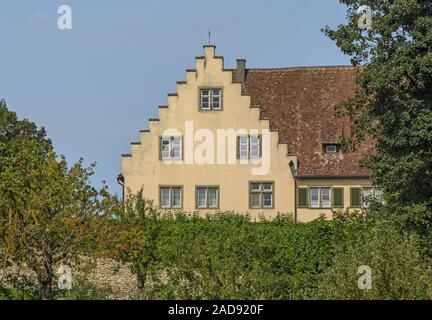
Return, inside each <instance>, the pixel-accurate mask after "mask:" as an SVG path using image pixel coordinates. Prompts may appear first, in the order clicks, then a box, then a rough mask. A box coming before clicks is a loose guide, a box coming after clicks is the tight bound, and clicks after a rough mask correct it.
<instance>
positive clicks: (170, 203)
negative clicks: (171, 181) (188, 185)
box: [159, 186, 183, 209]
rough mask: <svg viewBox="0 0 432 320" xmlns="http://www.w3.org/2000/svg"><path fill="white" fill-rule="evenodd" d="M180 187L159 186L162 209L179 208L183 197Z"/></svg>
mask: <svg viewBox="0 0 432 320" xmlns="http://www.w3.org/2000/svg"><path fill="white" fill-rule="evenodd" d="M182 193H183V188H182V187H170V186H166V187H160V189H159V194H160V199H159V202H160V207H161V208H163V209H181V207H182V198H183V195H182Z"/></svg>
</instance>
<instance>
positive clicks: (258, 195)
mask: <svg viewBox="0 0 432 320" xmlns="http://www.w3.org/2000/svg"><path fill="white" fill-rule="evenodd" d="M273 195H274V183H273V182H250V184H249V208H251V209H269V208H274V198H273Z"/></svg>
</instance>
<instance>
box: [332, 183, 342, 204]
mask: <svg viewBox="0 0 432 320" xmlns="http://www.w3.org/2000/svg"><path fill="white" fill-rule="evenodd" d="M343 207H344V195H343V188H333V208H343Z"/></svg>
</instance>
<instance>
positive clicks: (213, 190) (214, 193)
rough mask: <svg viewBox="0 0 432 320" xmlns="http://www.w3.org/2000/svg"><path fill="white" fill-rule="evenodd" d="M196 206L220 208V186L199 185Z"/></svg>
mask: <svg viewBox="0 0 432 320" xmlns="http://www.w3.org/2000/svg"><path fill="white" fill-rule="evenodd" d="M196 207H197V208H198V209H217V208H219V187H197V188H196Z"/></svg>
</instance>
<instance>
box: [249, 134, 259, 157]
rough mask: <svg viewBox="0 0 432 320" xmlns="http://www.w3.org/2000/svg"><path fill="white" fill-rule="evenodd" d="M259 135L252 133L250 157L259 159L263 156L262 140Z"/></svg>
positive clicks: (250, 137)
mask: <svg viewBox="0 0 432 320" xmlns="http://www.w3.org/2000/svg"><path fill="white" fill-rule="evenodd" d="M260 140H261V139H260V136H259V135H257V134H256V135H250V136H249V142H250V157H251V159H258V158H259V157H260V156H261V143H260V142H261V141H260Z"/></svg>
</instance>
